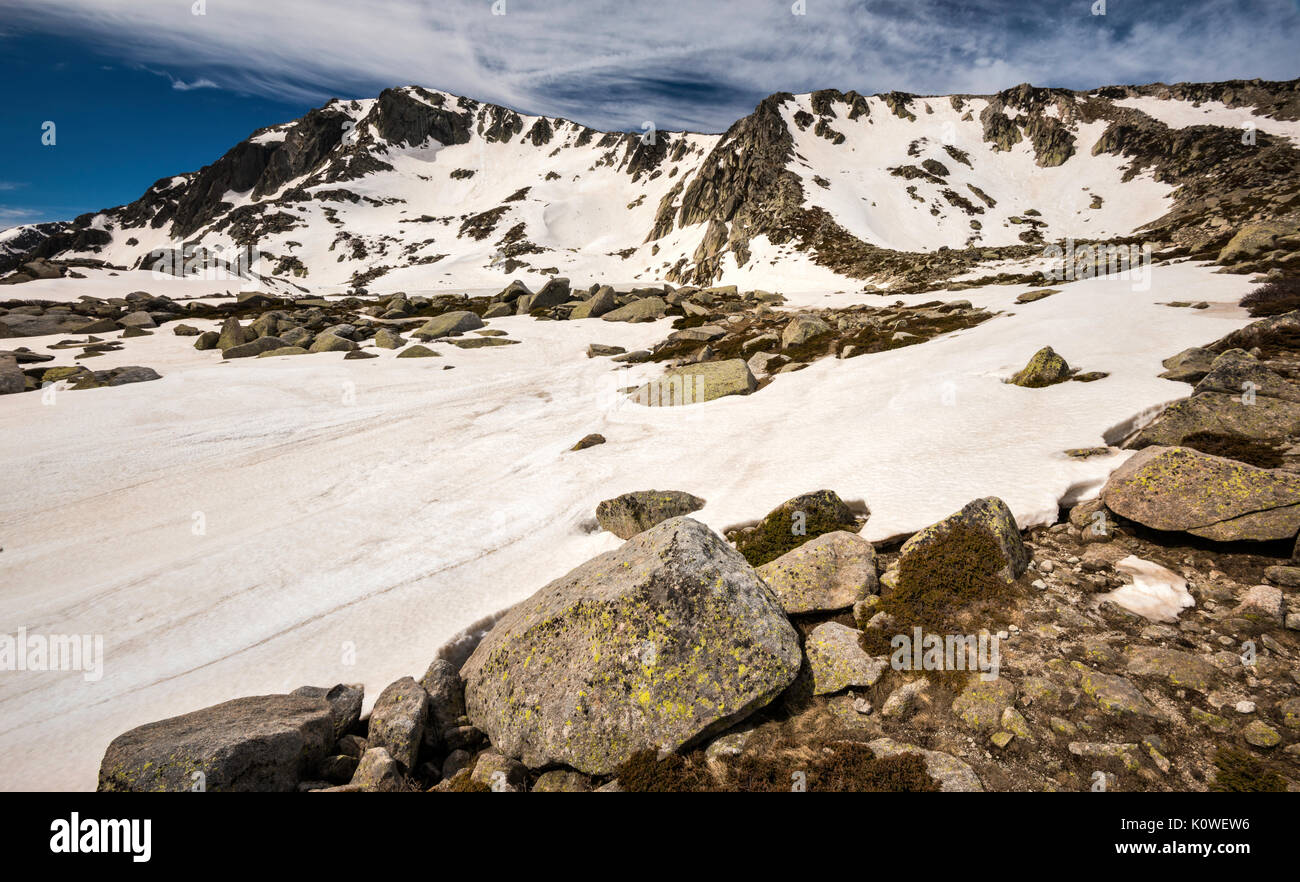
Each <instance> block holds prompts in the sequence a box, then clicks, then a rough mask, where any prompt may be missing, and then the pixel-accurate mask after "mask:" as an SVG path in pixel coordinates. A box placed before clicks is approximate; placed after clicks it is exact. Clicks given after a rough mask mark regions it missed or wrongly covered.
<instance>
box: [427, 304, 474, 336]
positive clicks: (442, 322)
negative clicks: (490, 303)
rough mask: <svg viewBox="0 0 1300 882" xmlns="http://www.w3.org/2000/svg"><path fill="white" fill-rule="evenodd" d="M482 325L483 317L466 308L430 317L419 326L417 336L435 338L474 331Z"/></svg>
mask: <svg viewBox="0 0 1300 882" xmlns="http://www.w3.org/2000/svg"><path fill="white" fill-rule="evenodd" d="M481 327H483V319H481V318H479V317H478V316H477V315H475V314H474V313H472V312H468V311H465V310H461V311H458V312H444V313H443V314H442V315H440V316H436V317H435V318H431V319H429V320H428V321H427V322H425V323H424V324H423V325H421V326H420V327H419V328H417V329H416V331H415V336H416V337H423V338H426V339H430V340H433V339H437V338H438V337H449V336H452V335H454V334H463V333H465V332H466V331H474V330H477V329H478V328H481Z"/></svg>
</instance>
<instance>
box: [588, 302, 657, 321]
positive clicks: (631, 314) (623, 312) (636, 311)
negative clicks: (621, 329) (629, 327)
mask: <svg viewBox="0 0 1300 882" xmlns="http://www.w3.org/2000/svg"><path fill="white" fill-rule="evenodd" d="M667 310H668V304H667V303H665V302H664V300H663V298H662V297H642V298H641V299H640V300H633V301H632V302H631V303H629V304H628V305H627V306H620V307H619V308H618V309H613V310H610V311H609V312H607V313H605V314H604V315H602V316H601V319H602V320H603V321H607V322H652V321H654V320H656V319H659V318H663V315H664V313H665V312H666V311H667Z"/></svg>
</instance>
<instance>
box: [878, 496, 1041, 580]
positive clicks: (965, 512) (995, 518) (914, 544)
mask: <svg viewBox="0 0 1300 882" xmlns="http://www.w3.org/2000/svg"><path fill="white" fill-rule="evenodd" d="M959 525H960V526H963V527H968V528H972V529H975V530H978V531H980V532H982V533H985V534H986V535H988V536H989V537H990V538H991V539H992V540H993V541H994V542H995V543H996V545H997V547H998V550H999V553H1000V557H1001V560H1000V563H1001V566H1000V567H999V568H998V569H997V574H998V575H999V576H1000V577H1001V578H1003V579H1005V580H1006V581H1008V582H1010V581H1014V580H1015V579H1018V578H1019V577H1020V575H1021V574H1022V573H1023V572H1024V571H1025V570H1026V569H1027V568H1028V567H1029V549H1027V548H1025V543H1024V540H1023V539H1021V537H1020V528H1019V527H1018V526H1016V519H1015V516H1014V515H1012V514H1011V509H1009V508H1007V504H1006V503H1005V502H1003V501H1002V500H1001V499H998V498H997V497H996V496H986V497H984V498H983V499H976V500H974V501H972V502H969V503H967V504H966V505H965V506H963V507H962V509H961V511H959V512H956V513H955V514H951V515H949V516H948V517H946V518H944V519H943V520H942V521H939V522H938V523H937V524H932V525H930V526H929V527H926V528H925V529H924V530H921V531H920V532H919V533H916V534H914V535H913V536H912V537H911V538H910V539H908V540H907V541H906V542H904V543H903V546H902V548H900V549H899V550H898V558H899V561H900V565H901V563H902V561H904V560H905V559H906V558H907V557H909V556H910V555H913V554H918V553H920V552H921V551H923V550H924V549H927V548H929V547H930V546H933V545H937V544H941V543H943V542H945V541H948V540H949V537H950V536H952V535H953V532H954V530H955V529H956V528H957V527H958V526H959Z"/></svg>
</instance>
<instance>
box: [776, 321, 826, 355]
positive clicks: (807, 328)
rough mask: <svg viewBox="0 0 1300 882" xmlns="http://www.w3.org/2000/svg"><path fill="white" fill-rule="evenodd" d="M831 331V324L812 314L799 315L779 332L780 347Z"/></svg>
mask: <svg viewBox="0 0 1300 882" xmlns="http://www.w3.org/2000/svg"><path fill="white" fill-rule="evenodd" d="M830 332H831V326H830V325H828V324H826V322H824V321H822V320H821V319H819V318H817V317H816V316H813V315H799V316H795V317H794V318H793V319H791V320H790V323H789V324H787V325H786V326H785V330H783V331H782V332H781V348H782V349H789V348H790V347H791V346H798V345H800V344H801V343H807V342H808V341H809V340H813V339H815V338H817V337H821V336H822V335H824V334H829V333H830Z"/></svg>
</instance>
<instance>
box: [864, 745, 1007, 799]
mask: <svg viewBox="0 0 1300 882" xmlns="http://www.w3.org/2000/svg"><path fill="white" fill-rule="evenodd" d="M867 746H868V747H870V748H871V751H872V753H874V754H875V755H876V756H878V757H889V756H898V755H900V754H904V753H917V754H920V755H921V756H922V757H923V758H924V759H925V770H926V771H927V772H929V773H930V777H931V778H934V779H935V780H936V781H938V782H939V789H940V790H942V791H944V792H945V793H977V792H983V790H984V787H983V785H982V784H980V779H979V776H978V775H976V774H975V771H974V770H973V769H972V768H971V767H970V766H968V765H966V763H964V762H962V761H961V760H959V759H957V758H956V757H955V756H952V755H951V754H947V753H940V752H939V751H937V750H925V749H923V748H920V747H917V746H916V745H914V744H904V743H902V742H899V741H895V740H894V739H892V738H877V739H876V740H875V741H870V742H868V743H867Z"/></svg>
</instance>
